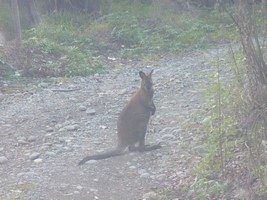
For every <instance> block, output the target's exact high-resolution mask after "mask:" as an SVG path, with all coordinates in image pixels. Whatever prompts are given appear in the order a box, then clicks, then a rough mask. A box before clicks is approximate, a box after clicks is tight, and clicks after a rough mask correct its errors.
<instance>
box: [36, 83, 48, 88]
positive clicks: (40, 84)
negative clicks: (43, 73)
mask: <svg viewBox="0 0 267 200" xmlns="http://www.w3.org/2000/svg"><path fill="white" fill-rule="evenodd" d="M38 86H39V87H42V88H47V87H48V86H49V85H48V83H44V82H43V83H39V84H38Z"/></svg>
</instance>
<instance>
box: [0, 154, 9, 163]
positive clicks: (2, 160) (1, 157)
mask: <svg viewBox="0 0 267 200" xmlns="http://www.w3.org/2000/svg"><path fill="white" fill-rule="evenodd" d="M7 161H8V159H7V158H6V157H5V156H0V164H5V163H7Z"/></svg>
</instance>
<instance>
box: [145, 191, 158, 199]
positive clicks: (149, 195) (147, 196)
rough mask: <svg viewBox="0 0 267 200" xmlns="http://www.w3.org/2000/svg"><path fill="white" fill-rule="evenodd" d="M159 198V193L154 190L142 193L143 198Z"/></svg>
mask: <svg viewBox="0 0 267 200" xmlns="http://www.w3.org/2000/svg"><path fill="white" fill-rule="evenodd" d="M157 199H159V195H158V194H157V193H156V192H153V191H151V192H147V193H145V194H144V195H143V200H157Z"/></svg>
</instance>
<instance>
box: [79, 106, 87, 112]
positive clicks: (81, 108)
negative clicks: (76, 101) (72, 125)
mask: <svg viewBox="0 0 267 200" xmlns="http://www.w3.org/2000/svg"><path fill="white" fill-rule="evenodd" d="M86 109H87V108H86V106H80V107H79V111H86Z"/></svg>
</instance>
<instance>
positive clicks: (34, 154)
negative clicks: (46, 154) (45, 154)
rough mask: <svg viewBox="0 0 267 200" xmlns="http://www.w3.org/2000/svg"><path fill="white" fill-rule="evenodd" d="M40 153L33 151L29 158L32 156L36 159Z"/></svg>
mask: <svg viewBox="0 0 267 200" xmlns="http://www.w3.org/2000/svg"><path fill="white" fill-rule="evenodd" d="M40 155H41V154H40V153H38V152H34V153H32V154H31V155H29V158H30V159H31V160H35V159H37V158H38V157H39V156H40Z"/></svg>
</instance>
